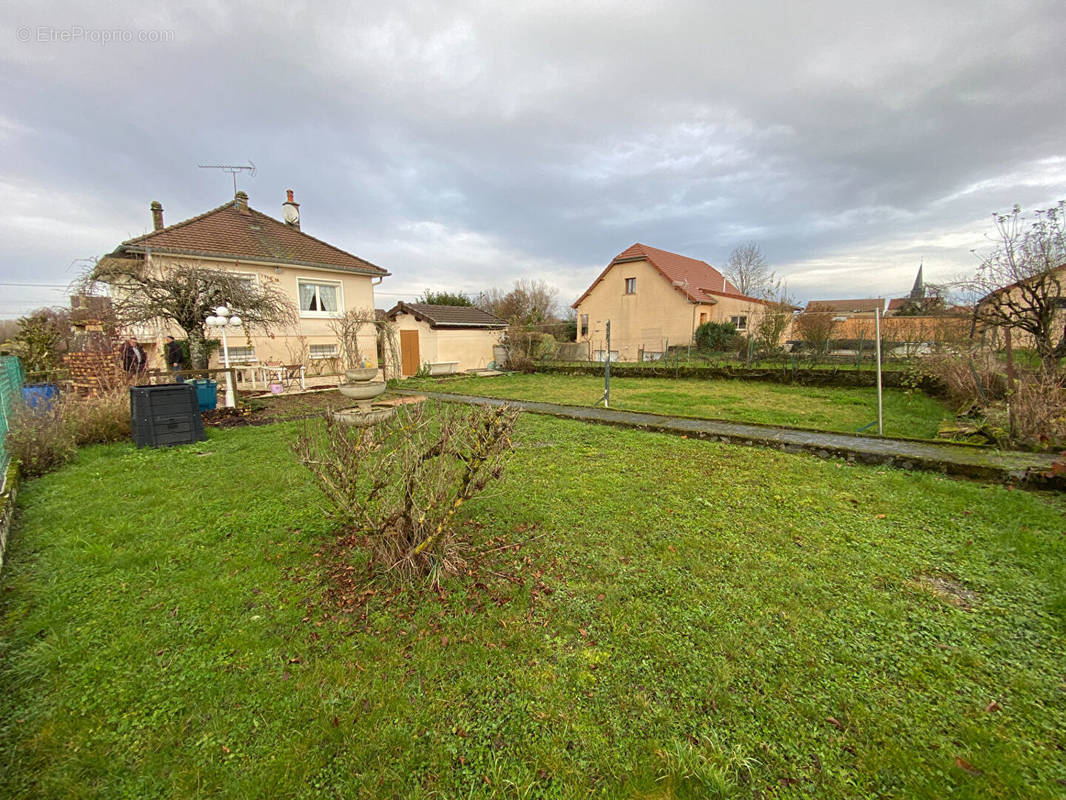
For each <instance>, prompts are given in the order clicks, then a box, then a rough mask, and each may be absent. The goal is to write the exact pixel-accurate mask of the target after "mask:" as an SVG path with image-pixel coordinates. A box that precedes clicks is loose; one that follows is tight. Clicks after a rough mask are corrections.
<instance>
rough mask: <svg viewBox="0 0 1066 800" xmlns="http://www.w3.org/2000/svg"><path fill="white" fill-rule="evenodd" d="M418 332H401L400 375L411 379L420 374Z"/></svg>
mask: <svg viewBox="0 0 1066 800" xmlns="http://www.w3.org/2000/svg"><path fill="white" fill-rule="evenodd" d="M420 364H421V361H420V360H419V357H418V331H400V374H401V375H402V376H403V377H405V378H406V377H409V376H411V375H414V374H415V373H416V372H418V367H419V366H420Z"/></svg>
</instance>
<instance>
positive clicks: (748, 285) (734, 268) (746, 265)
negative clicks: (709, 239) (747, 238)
mask: <svg viewBox="0 0 1066 800" xmlns="http://www.w3.org/2000/svg"><path fill="white" fill-rule="evenodd" d="M725 276H726V278H728V279H729V282H730V283H732V284H733V285H734V286H736V287H737V288H738V289H740V293H741V294H746V295H747V296H748V297H760V298H764V299H767V300H769V299H770V298H772V297H773V296H774V295H776V294H778V293H779V292H780V290H781V281H780V280H779V279H778V277H777V275H776V274H775V273H773V272H771V271H770V267H769V265H768V264H767V263H766V256H764V255H763V253H762V250H761V249H760V248H759V244H758V243H757V242H748V243H746V244H742V245H739V246H738V247H736V248H734V249H733V252H732V253H730V254H729V260H728V261H726V264H725Z"/></svg>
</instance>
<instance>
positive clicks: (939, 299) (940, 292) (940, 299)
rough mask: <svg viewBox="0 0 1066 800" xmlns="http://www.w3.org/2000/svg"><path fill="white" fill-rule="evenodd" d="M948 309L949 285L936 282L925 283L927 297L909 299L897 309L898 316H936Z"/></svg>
mask: <svg viewBox="0 0 1066 800" xmlns="http://www.w3.org/2000/svg"><path fill="white" fill-rule="evenodd" d="M947 310H948V287H947V286H943V285H940V284H936V283H927V284H926V285H925V297H921V298H917V299H914V300H908V301H907V302H906V303H904V304H903V306H902V307H901V308H899V309H897V310H896V316H897V317H935V316H939V315H941V314H943V313H945V312H946V311H947Z"/></svg>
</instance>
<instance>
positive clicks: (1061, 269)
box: [977, 263, 1066, 307]
mask: <svg viewBox="0 0 1066 800" xmlns="http://www.w3.org/2000/svg"><path fill="white" fill-rule="evenodd" d="M1045 271H1046V272H1048V273H1051V272H1064V271H1066V263H1063V264H1059V265H1058V266H1057V267H1051V268H1050V269H1048V270H1040V271H1039V272H1036V273H1034V274H1033V275H1030V276H1029V277H1028V278H1021V279H1020V280H1016V281H1015V282H1014V283H1009V284H1007V285H1006V286H1000V287H999V288H998V289H993V290H992V291H991V292H989V293H988V294H986V295H985V296H984V297H982V298H981V299H980V300H978V301H977V306H978V307H980V306H981V305H982V304H983V303H985V302H987V301H988V300H989V299H990V298H992V297H995V296H996V295H1000V294H1003V293H1004V292H1009V291H1011V290H1012V289H1016V288H1018V287H1019V286H1021V285H1022V284H1023V283H1026V282H1027V281H1034V282H1035V280H1034V279H1036V278H1038V277H1039V276H1040V275H1042V274H1043V273H1044V272H1045ZM1063 279H1064V280H1066V276H1063Z"/></svg>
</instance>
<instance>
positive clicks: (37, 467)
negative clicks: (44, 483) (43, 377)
mask: <svg viewBox="0 0 1066 800" xmlns="http://www.w3.org/2000/svg"><path fill="white" fill-rule="evenodd" d="M4 446H5V447H6V448H7V450H8V452H9V453H11V457H12V458H13V459H15V460H16V461H18V462H19V466H20V467H21V469H22V474H23V475H25V476H26V477H28V478H36V477H37V476H39V475H44V474H45V473H47V472H51V471H52V470H56V469H59V468H60V467H61V466H63V465H64V464H66V463H67V462H68V461H70V459H72V458H73V457H74V453H75V452H77V449H78V447H77V445H76V444H75V443H74V437H73V436H72V435H71V433H70V431H69V430H68V429H67V428H66V427H65V426H64V425H63V419H62V417H61V416H60V413H59V406H58V405H57V406H56V407H54V408H52V409H48V410H45V409H43V408H42V409H40V410H36V411H35V410H34V409H31V408H30V407H29V406H25V405H21V404H19V405H18V407H17V408H16V409H15V411H14V413H13V414H12V415H11V419H10V427H9V428H8V431H7V438H6V439H5V440H4Z"/></svg>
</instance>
